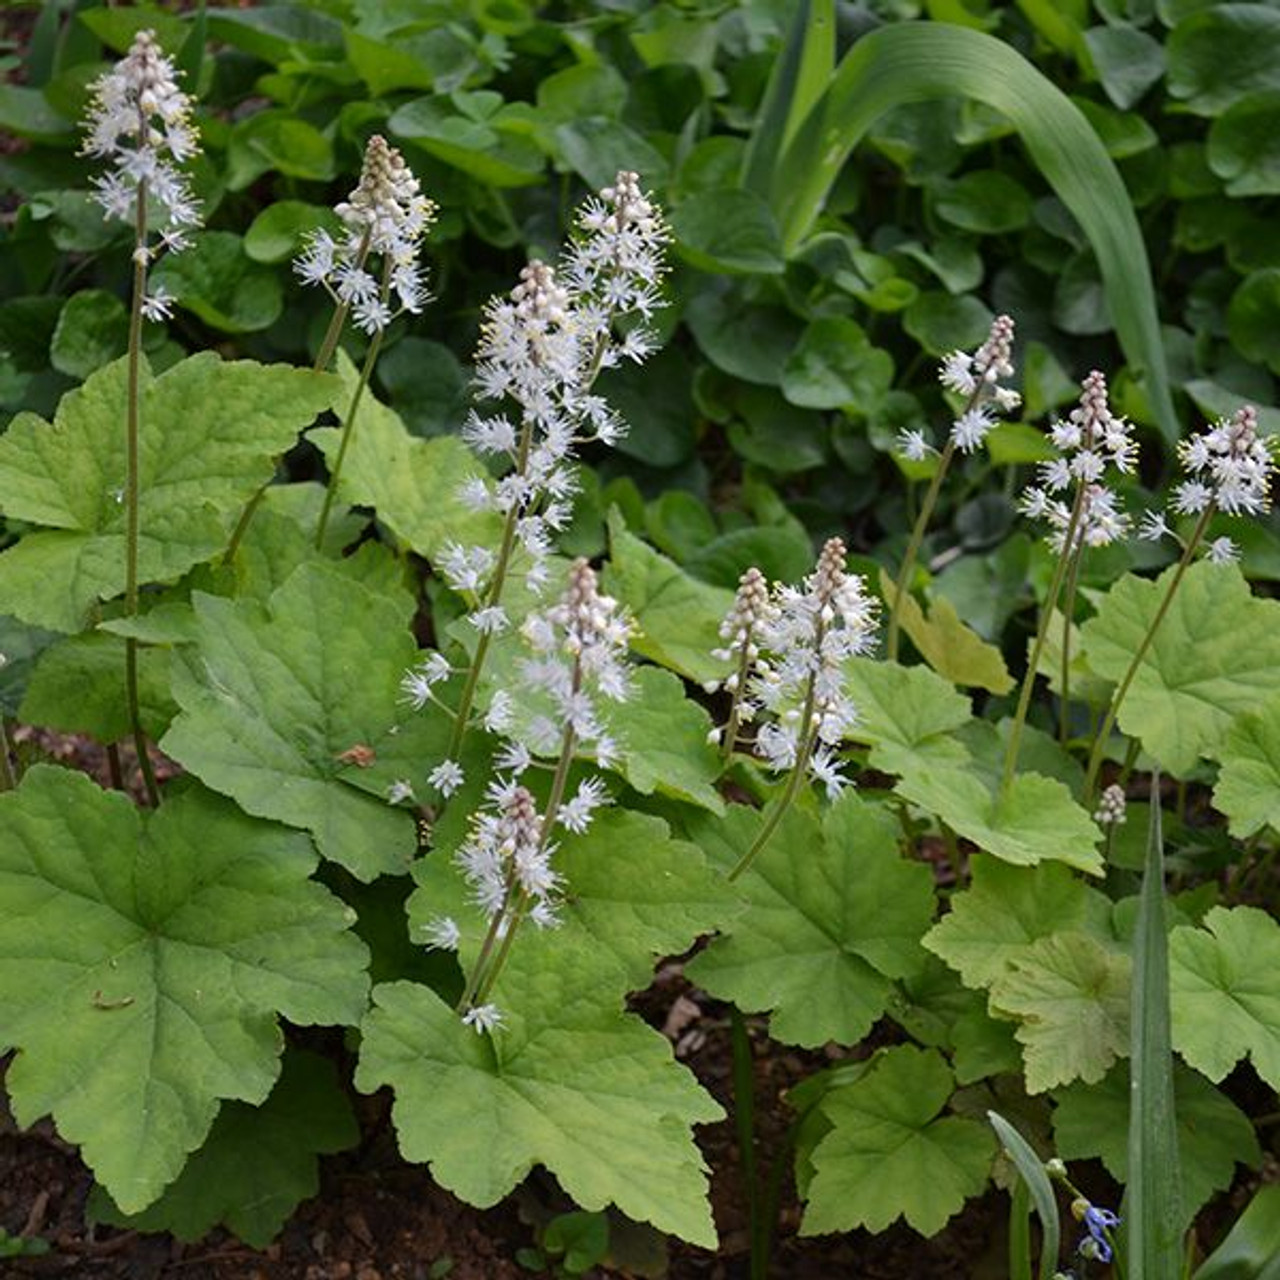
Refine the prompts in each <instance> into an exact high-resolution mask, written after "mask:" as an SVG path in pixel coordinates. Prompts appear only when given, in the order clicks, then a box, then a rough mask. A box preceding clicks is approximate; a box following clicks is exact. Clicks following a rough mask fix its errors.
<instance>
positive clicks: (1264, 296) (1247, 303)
mask: <svg viewBox="0 0 1280 1280" xmlns="http://www.w3.org/2000/svg"><path fill="white" fill-rule="evenodd" d="M1277 326H1280V267H1266V268H1264V269H1263V270H1261V271H1253V272H1250V273H1249V275H1247V276H1246V277H1245V278H1244V279H1243V280H1242V281H1241V282H1240V284H1239V286H1238V287H1237V289H1236V291H1235V292H1234V293H1233V294H1232V295H1231V302H1230V304H1229V305H1228V307H1227V333H1228V336H1229V337H1230V338H1231V341H1232V343H1234V344H1235V346H1236V347H1238V348H1239V350H1240V352H1241V353H1242V354H1243V355H1245V356H1246V357H1247V358H1248V359H1250V360H1257V361H1259V362H1260V363H1265V364H1268V365H1270V366H1271V368H1272V369H1273V370H1274V369H1277V368H1280V338H1277Z"/></svg>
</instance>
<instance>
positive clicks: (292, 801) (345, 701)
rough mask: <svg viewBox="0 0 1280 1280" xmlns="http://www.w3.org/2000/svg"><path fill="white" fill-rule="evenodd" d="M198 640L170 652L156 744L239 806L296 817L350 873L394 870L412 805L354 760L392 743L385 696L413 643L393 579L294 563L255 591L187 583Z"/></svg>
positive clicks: (410, 851) (402, 853)
mask: <svg viewBox="0 0 1280 1280" xmlns="http://www.w3.org/2000/svg"><path fill="white" fill-rule="evenodd" d="M193 603H194V607H195V612H196V620H197V622H198V624H199V627H200V640H199V643H198V644H196V645H195V646H192V647H191V648H190V651H189V652H186V653H184V655H183V657H184V658H185V661H183V660H179V661H176V662H175V664H174V668H175V669H174V675H173V693H174V697H175V699H176V700H177V702H178V705H179V706H180V707H181V708H182V710H181V712H180V714H179V715H177V716H176V717H175V718H174V721H173V724H172V726H171V727H170V729H169V732H168V733H167V734H165V736H164V739H163V740H162V743H161V746H162V747H163V749H164V750H165V751H166V752H168V753H169V754H170V755H171V756H173V758H174V759H175V760H178V761H179V762H180V763H181V764H183V765H184V766H185V767H186V768H187V769H189V770H190V771H191V772H192V773H194V774H195V775H196V776H197V777H199V778H200V779H202V780H203V781H204V782H205V783H206V784H207V785H209V786H210V787H213V788H214V790H216V791H221V792H223V793H224V794H225V795H229V796H232V797H233V798H234V799H235V800H236V801H238V802H239V804H240V805H241V807H243V808H244V809H245V810H247V811H248V812H249V813H252V814H256V815H258V816H259V817H263V818H274V819H276V821H278V822H284V823H287V824H288V825H289V826H292V827H301V828H303V829H304V830H307V831H310V832H311V833H312V835H313V836H314V837H315V840H316V844H317V847H318V848H319V849H320V852H321V853H322V854H323V855H324V856H325V857H326V858H330V859H332V860H333V861H335V862H339V863H341V864H342V865H343V866H344V867H346V868H347V869H348V870H350V871H351V872H352V873H353V874H354V875H356V876H357V877H359V878H360V879H362V880H370V879H372V878H373V877H374V876H376V875H380V874H383V873H395V872H404V871H406V870H408V866H409V862H410V860H411V859H412V857H413V855H414V853H415V851H416V849H417V837H416V834H415V828H414V823H413V819H412V817H411V816H410V815H409V814H408V813H407V812H405V811H403V810H400V809H394V808H391V807H390V806H389V805H388V804H387V803H386V802H385V799H383V798H380V797H379V796H377V795H371V794H369V791H368V790H366V789H365V787H364V786H363V785H362V783H363V779H362V778H361V777H360V774H361V773H362V772H364V771H365V768H364V767H365V766H369V765H372V764H373V763H375V762H376V760H377V758H378V756H379V753H380V752H381V751H382V750H383V748H384V746H385V747H386V748H387V749H392V748H395V749H399V748H400V747H401V745H402V744H401V742H400V740H399V733H400V727H401V725H402V724H404V723H408V722H409V721H410V720H411V719H412V717H413V715H414V713H412V712H410V711H409V710H408V709H407V708H406V707H404V706H397V698H398V697H399V696H400V695H399V685H400V681H401V679H402V677H403V675H404V672H405V669H406V668H407V667H409V666H411V665H412V664H413V663H414V662H415V660H416V659H417V656H418V650H417V645H416V643H415V642H414V639H413V635H412V633H411V631H410V629H409V625H410V620H411V618H412V616H413V609H414V604H413V599H412V597H411V596H410V595H409V594H408V592H407V591H404V590H403V589H396V590H395V591H386V590H384V591H379V592H374V591H371V590H369V589H368V588H367V587H364V586H362V585H361V584H360V583H359V582H355V581H353V580H352V578H351V575H350V574H349V573H347V572H345V571H343V570H342V569H340V568H338V567H335V566H331V565H328V564H325V563H323V562H313V563H303V564H302V565H300V566H299V567H298V568H297V569H296V570H295V571H294V572H293V573H292V574H291V575H290V576H289V578H288V579H287V580H286V581H285V582H284V583H283V585H281V586H280V587H278V588H277V589H276V590H275V591H274V592H273V593H272V595H271V596H270V598H269V600H268V601H267V603H266V605H265V606H264V605H261V604H259V603H258V602H257V601H254V600H241V601H233V600H227V599H224V598H222V597H220V596H210V595H203V594H199V593H198V594H197V595H196V596H195V597H194V600H193Z"/></svg>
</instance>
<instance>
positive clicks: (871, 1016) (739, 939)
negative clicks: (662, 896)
mask: <svg viewBox="0 0 1280 1280" xmlns="http://www.w3.org/2000/svg"><path fill="white" fill-rule="evenodd" d="M760 820H761V819H760V815H759V813H757V812H754V811H748V810H744V809H743V808H742V807H741V806H739V807H736V808H735V809H733V810H732V811H731V813H730V815H729V817H728V818H726V819H725V820H724V821H723V822H722V823H719V824H716V825H714V826H713V825H712V824H710V823H703V824H701V825H700V826H699V827H698V828H696V829H695V832H694V835H695V837H696V838H697V839H698V840H699V842H700V843H701V844H702V845H703V847H704V849H706V851H707V853H708V855H709V856H710V857H711V858H712V860H713V861H715V862H716V863H718V864H719V865H720V866H721V867H723V868H724V869H725V870H728V869H729V868H731V867H732V866H733V865H734V863H735V862H737V860H738V858H739V857H740V856H741V855H742V853H743V852H744V851H745V850H746V849H747V848H749V847H750V844H751V841H752V840H753V839H754V837H755V835H756V833H757V831H758V830H759V827H760ZM738 883H739V887H740V890H741V892H742V894H743V896H744V898H745V899H746V901H747V911H746V914H745V915H744V916H743V917H742V918H741V919H740V920H738V921H736V922H735V923H734V924H733V925H731V926H730V927H729V928H728V930H727V931H726V932H725V933H724V934H723V936H721V937H720V938H717V939H716V940H715V941H713V942H712V943H711V945H710V946H709V947H708V948H707V949H706V951H704V952H703V953H702V954H701V955H699V956H697V957H696V958H695V959H694V960H692V961H691V962H690V963H689V964H688V966H687V972H688V974H689V976H690V977H691V978H692V979H693V980H694V981H695V982H698V983H700V984H701V985H703V986H705V987H706V988H707V990H708V991H710V992H711V993H712V994H713V995H715V996H719V997H720V998H721V999H725V1000H732V1001H733V1002H734V1003H735V1004H737V1006H738V1007H739V1008H740V1009H743V1010H746V1011H749V1012H753V1013H754V1012H764V1011H769V1012H771V1014H772V1016H771V1018H770V1020H769V1031H770V1034H771V1035H772V1036H773V1037H774V1038H775V1039H777V1040H781V1041H783V1042H785V1043H787V1044H800V1045H805V1046H810V1047H812V1046H817V1045H822V1044H825V1043H826V1042H827V1041H829V1040H835V1041H838V1042H839V1043H841V1044H854V1043H856V1042H857V1041H859V1040H861V1039H862V1037H863V1036H865V1035H866V1034H867V1032H868V1031H869V1030H870V1029H871V1026H872V1024H873V1023H874V1022H875V1020H876V1019H877V1018H879V1017H880V1016H881V1015H882V1014H883V1013H884V1011H885V1009H886V1007H887V1005H888V1002H889V998H890V995H891V991H892V987H891V984H890V982H889V979H890V978H903V977H906V976H907V975H908V974H911V973H913V972H915V971H917V970H918V969H919V968H920V967H921V966H922V961H923V957H922V956H921V954H920V951H919V942H920V937H921V935H922V934H923V933H924V931H925V930H926V929H927V928H928V927H929V922H930V920H931V919H932V917H933V882H932V876H931V874H930V872H929V869H928V868H927V867H926V866H924V865H923V864H921V863H914V862H907V861H904V860H903V858H902V857H901V855H900V854H899V852H898V842H897V831H896V829H895V826H894V822H893V820H892V818H891V817H890V815H889V814H888V813H887V812H886V811H885V810H884V809H883V808H882V807H880V806H876V805H872V804H870V803H868V802H866V801H864V800H861V799H860V798H859V797H857V796H855V795H852V794H850V793H846V794H845V795H844V796H842V797H841V798H840V799H839V800H838V801H837V802H836V803H835V804H834V805H833V806H832V807H831V809H830V810H829V811H828V812H827V815H826V817H825V819H824V820H823V822H822V824H821V826H819V824H818V822H817V821H815V819H814V818H813V817H812V816H811V815H810V814H808V813H805V812H803V811H801V810H797V809H792V810H791V811H790V812H788V814H787V815H786V817H785V818H784V819H783V821H782V824H781V826H780V827H779V828H778V830H777V831H776V832H775V833H774V835H773V837H772V839H771V840H770V841H769V843H768V844H766V845H765V847H764V849H763V850H762V851H761V852H760V854H759V855H758V856H757V857H756V859H755V861H754V862H752V864H751V866H750V868H749V870H748V871H747V872H746V873H745V874H744V875H743V876H742V878H741V880H740V881H739V882H738Z"/></svg>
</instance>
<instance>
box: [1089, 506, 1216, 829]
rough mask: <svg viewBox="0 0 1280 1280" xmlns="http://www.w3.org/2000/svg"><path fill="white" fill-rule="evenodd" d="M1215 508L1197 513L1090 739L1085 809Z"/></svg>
mask: <svg viewBox="0 0 1280 1280" xmlns="http://www.w3.org/2000/svg"><path fill="white" fill-rule="evenodd" d="M1217 509H1218V507H1217V503H1215V502H1210V503H1209V504H1208V506H1206V507H1205V509H1204V510H1203V511H1202V512H1201V513H1200V518H1199V519H1198V520H1197V521H1196V527H1195V529H1194V530H1193V531H1192V533H1191V537H1190V538H1188V539H1187V544H1186V546H1185V547H1184V548H1183V550H1182V559H1181V560H1179V561H1178V567H1177V568H1176V569H1175V570H1174V572H1173V578H1172V579H1171V581H1170V583H1169V589H1168V590H1167V591H1166V592H1165V593H1164V599H1163V600H1161V601H1160V607H1159V608H1158V609H1157V610H1156V616H1155V617H1154V618H1152V619H1151V625H1150V626H1149V627H1148V628H1147V634H1146V635H1145V636H1143V637H1142V642H1141V643H1140V644H1139V645H1138V648H1137V649H1136V650H1135V652H1134V655H1133V657H1132V658H1131V659H1130V661H1129V668H1128V670H1127V671H1126V672H1125V673H1124V678H1123V679H1122V680H1121V681H1120V683H1119V685H1117V687H1116V691H1115V693H1113V694H1112V695H1111V705H1110V706H1108V707H1107V714H1106V715H1105V716H1104V717H1103V720H1102V727H1101V728H1100V729H1099V730H1098V736H1097V737H1096V738H1094V740H1093V750H1092V751H1091V752H1090V754H1089V767H1088V769H1087V770H1086V771H1085V775H1084V803H1085V807H1086V808H1087V807H1088V806H1089V805H1091V804H1092V803H1093V798H1094V794H1095V792H1096V791H1097V788H1098V773H1099V771H1100V770H1101V768H1102V755H1103V752H1104V751H1105V750H1106V748H1107V740H1108V739H1109V738H1110V737H1111V730H1112V729H1113V728H1115V723H1116V717H1117V716H1118V715H1119V714H1120V706H1121V704H1122V703H1123V702H1124V700H1125V696H1126V695H1127V694H1128V692H1129V686H1130V685H1131V684H1132V683H1133V679H1134V677H1135V676H1136V675H1137V674H1138V668H1139V667H1140V666H1142V660H1143V659H1144V658H1145V657H1146V656H1147V651H1148V650H1149V649H1150V648H1151V645H1152V643H1153V641H1154V640H1155V638H1156V632H1157V631H1158V630H1159V629H1160V624H1161V623H1162V622H1163V621H1164V616H1165V614H1166V613H1168V612H1169V606H1170V605H1171V604H1172V603H1173V597H1174V595H1175V593H1176V592H1177V590H1178V587H1179V586H1180V585H1181V583H1182V579H1183V577H1184V576H1185V575H1186V572H1187V568H1188V567H1189V566H1190V564H1191V560H1192V557H1193V556H1194V555H1195V552H1196V548H1197V547H1198V546H1199V545H1200V541H1201V539H1202V538H1203V537H1204V531H1205V530H1206V529H1207V528H1208V527H1209V521H1210V520H1211V519H1212V518H1213V515H1214V512H1215V511H1217Z"/></svg>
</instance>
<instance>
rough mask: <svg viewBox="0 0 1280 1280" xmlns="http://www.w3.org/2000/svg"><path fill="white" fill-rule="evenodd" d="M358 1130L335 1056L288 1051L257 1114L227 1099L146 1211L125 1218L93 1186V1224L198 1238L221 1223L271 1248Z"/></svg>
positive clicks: (258, 1246) (255, 1243)
mask: <svg viewBox="0 0 1280 1280" xmlns="http://www.w3.org/2000/svg"><path fill="white" fill-rule="evenodd" d="M359 1138H360V1129H359V1126H358V1125H357V1124H356V1118H355V1116H354V1115H353V1114H352V1111H351V1104H350V1102H348V1101H347V1096H346V1094H345V1093H344V1092H343V1090H342V1088H341V1086H340V1084H339V1082H338V1073H337V1070H336V1069H335V1067H334V1065H333V1063H332V1062H331V1061H329V1059H328V1058H322V1057H320V1055H319V1054H315V1053H308V1052H307V1051H306V1050H302V1049H299V1050H292V1051H290V1052H288V1053H286V1054H285V1056H284V1065H283V1067H282V1069H281V1072H280V1079H279V1080H278V1081H277V1082H276V1086H275V1088H274V1089H272V1091H271V1096H270V1097H268V1098H267V1100H266V1101H265V1102H264V1103H263V1104H262V1105H261V1106H259V1107H251V1106H247V1105H246V1104H245V1103H243V1102H228V1103H226V1104H225V1105H224V1106H223V1108H222V1110H221V1111H219V1112H218V1118H217V1119H216V1120H215V1121H214V1122H213V1128H212V1129H211V1130H210V1131H209V1137H208V1138H207V1139H206V1141H205V1143H204V1145H203V1146H202V1147H201V1148H200V1149H199V1150H198V1151H197V1152H196V1153H195V1154H194V1155H193V1156H192V1157H191V1159H190V1160H189V1161H187V1165H186V1167H185V1168H184V1169H183V1171H182V1173H181V1174H179V1175H178V1180H177V1181H176V1182H174V1183H173V1184H172V1185H171V1186H169V1187H168V1188H167V1189H166V1190H165V1193H164V1195H162V1196H161V1197H160V1199H159V1200H157V1201H156V1203H155V1204H153V1205H151V1206H150V1208H147V1209H144V1210H143V1211H142V1212H141V1213H135V1214H127V1213H122V1212H121V1210H120V1208H119V1206H118V1205H116V1204H115V1203H114V1202H113V1201H112V1200H111V1197H110V1196H109V1195H108V1194H107V1193H106V1192H105V1191H104V1190H103V1189H102V1188H101V1187H95V1188H94V1189H93V1190H92V1191H91V1192H90V1195H89V1217H90V1218H91V1219H92V1220H93V1221H95V1222H106V1223H110V1224H111V1225H113V1226H117V1227H125V1228H128V1229H130V1230H133V1231H169V1232H172V1233H173V1234H174V1235H175V1236H177V1237H178V1239H179V1240H186V1241H195V1240H199V1239H201V1238H202V1237H204V1236H206V1235H208V1233H209V1232H210V1231H211V1230H212V1229H213V1228H214V1227H215V1226H218V1225H219V1224H222V1225H224V1226H226V1227H227V1228H228V1229H229V1230H230V1231H233V1232H234V1233H235V1234H236V1235H237V1236H238V1237H239V1238H240V1239H241V1240H243V1241H244V1242H245V1243H246V1244H248V1245H252V1246H253V1247H254V1248H255V1249H265V1248H266V1247H267V1245H269V1244H270V1243H271V1241H272V1240H274V1239H275V1237H276V1236H277V1235H278V1234H279V1231H280V1228H281V1227H283V1226H284V1224H285V1222H286V1221H287V1220H288V1219H289V1217H290V1216H291V1215H292V1213H293V1211H294V1210H295V1209H296V1208H297V1207H298V1205H299V1204H300V1203H301V1202H302V1201H303V1200H307V1199H310V1197H312V1196H313V1195H315V1194H316V1192H317V1191H319V1190H320V1170H319V1161H318V1160H317V1159H316V1157H317V1156H319V1155H328V1154H330V1153H332V1152H335V1151H343V1150H345V1149H346V1148H348V1147H352V1146H354V1145H355V1144H356V1142H358V1141H359Z"/></svg>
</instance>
